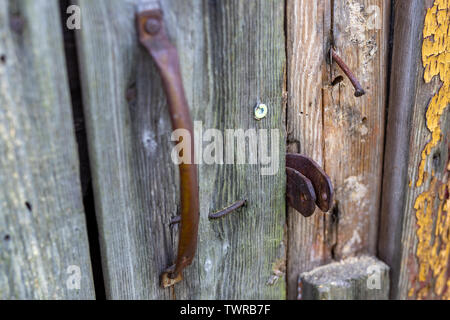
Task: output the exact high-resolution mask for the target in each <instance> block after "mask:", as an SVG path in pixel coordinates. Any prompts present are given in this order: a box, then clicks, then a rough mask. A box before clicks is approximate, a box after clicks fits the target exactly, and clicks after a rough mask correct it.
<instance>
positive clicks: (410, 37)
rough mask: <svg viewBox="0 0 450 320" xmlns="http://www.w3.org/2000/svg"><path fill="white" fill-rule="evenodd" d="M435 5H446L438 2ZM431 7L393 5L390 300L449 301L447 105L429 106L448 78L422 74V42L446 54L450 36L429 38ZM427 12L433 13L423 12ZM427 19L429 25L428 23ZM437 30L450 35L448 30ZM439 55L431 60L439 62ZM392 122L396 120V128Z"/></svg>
mask: <svg viewBox="0 0 450 320" xmlns="http://www.w3.org/2000/svg"><path fill="white" fill-rule="evenodd" d="M436 3H438V4H440V5H441V6H442V5H443V3H440V2H439V1H436ZM434 4H435V1H434V0H430V1H425V2H423V1H411V2H410V3H408V4H406V3H402V2H400V1H397V2H396V5H395V17H396V18H395V19H396V24H395V33H394V56H393V72H392V79H391V86H392V95H391V98H390V103H389V122H388V127H389V128H391V129H389V132H388V136H387V140H388V141H390V142H389V143H388V145H387V149H386V150H387V153H386V160H385V163H386V164H385V172H386V176H385V182H384V183H385V185H389V184H390V182H392V184H394V185H395V186H396V188H397V189H398V190H399V191H398V192H399V193H401V194H403V196H402V197H399V198H396V197H395V196H394V197H393V196H392V195H390V194H389V192H388V190H389V189H388V187H385V189H386V192H384V194H383V211H382V223H381V229H380V244H379V251H380V257H381V258H382V259H383V260H385V261H386V262H387V263H388V264H390V266H391V268H392V291H391V298H393V299H449V298H450V289H449V288H450V281H449V279H448V268H449V256H448V252H449V250H448V248H449V241H448V229H449V228H450V220H449V218H448V217H449V213H448V208H449V204H448V189H449V168H448V163H449V141H450V117H449V113H448V102H447V103H444V104H443V105H442V113H441V114H438V113H437V114H433V110H434V107H435V106H436V105H432V104H433V103H434V101H435V100H434V99H435V98H434V97H437V96H439V94H440V92H442V90H448V89H447V88H448V78H446V77H445V73H441V74H440V75H439V73H436V74H433V72H431V75H432V76H431V77H430V73H429V71H430V69H429V68H427V69H425V67H426V66H428V65H429V62H427V61H428V59H429V57H431V55H430V54H429V52H428V51H427V48H428V46H427V43H426V42H428V41H431V42H432V43H433V42H434V41H435V40H436V41H437V42H436V43H440V44H443V48H444V50H442V51H440V50H439V52H446V51H445V50H448V44H449V42H448V39H449V37H448V33H447V35H445V33H443V34H438V33H436V34H434V35H433V36H432V37H431V36H429V35H427V33H429V32H430V31H432V29H433V28H432V27H431V28H429V27H430V26H432V25H434V21H436V16H435V14H434V13H433V12H430V11H429V9H430V8H432V7H433V5H434ZM430 10H431V9H430ZM442 10H443V11H442V14H443V16H444V17H445V16H446V15H447V22H445V21H446V20H445V19H443V20H440V21H441V22H440V23H441V25H443V26H445V25H448V23H449V22H448V7H447V8H446V9H445V8H442ZM445 10H447V13H445ZM427 12H429V13H430V14H429V15H427ZM426 17H427V19H428V20H429V21H428V23H427V24H425V21H426V20H425V19H426ZM430 23H431V24H430ZM426 25H427V26H428V27H425V26H426ZM424 30H426V32H424ZM441 30H447V31H448V28H444V29H441ZM440 36H443V38H440ZM424 39H426V40H424ZM438 39H441V40H438ZM445 46H447V49H445ZM406 50H407V54H408V55H409V57H408V56H407V55H405V54H403V53H402V52H403V51H405V53H406ZM423 50H424V51H423ZM439 52H437V53H436V54H433V55H432V56H434V57H436V58H439ZM447 54H448V53H447ZM396 61H398V63H396ZM432 64H433V66H434V65H440V64H439V63H437V64H435V63H432ZM449 65H450V64H449V63H448V62H447V63H444V64H442V67H443V68H442V70H443V71H445V70H447V74H450V73H449V72H448V70H449ZM425 70H428V71H427V72H425ZM425 80H426V81H425ZM446 83H447V84H446ZM446 86H447V87H446ZM440 101H442V102H443V101H445V100H440ZM396 119H400V120H401V121H399V123H398V124H395V120H396ZM432 124H436V125H437V126H438V127H439V130H440V132H441V133H440V134H438V135H436V136H435V137H433V132H436V131H437V130H436V128H438V127H435V126H432ZM396 128H398V129H396ZM431 129H432V130H431ZM402 141H407V144H406V146H404V147H402V150H403V149H404V150H403V154H404V155H403V156H398V155H397V152H398V150H396V148H395V147H394V146H395V145H396V144H399V143H402ZM430 143H432V144H433V146H432V147H431V148H429V150H430V152H429V153H428V154H425V161H424V162H422V160H423V157H422V155H423V151H424V150H427V148H428V146H430ZM405 163H406V164H407V165H404V164H405ZM422 163H423V164H424V166H423V167H422V166H421V164H422ZM400 165H401V168H404V171H405V172H404V173H401V172H400V173H398V176H397V177H395V176H391V174H390V173H392V172H393V171H395V169H396V167H397V168H398V167H400ZM422 177H423V178H424V179H423V182H422V181H421V180H422ZM419 181H421V182H420V183H419ZM394 234H395V236H393V235H394Z"/></svg>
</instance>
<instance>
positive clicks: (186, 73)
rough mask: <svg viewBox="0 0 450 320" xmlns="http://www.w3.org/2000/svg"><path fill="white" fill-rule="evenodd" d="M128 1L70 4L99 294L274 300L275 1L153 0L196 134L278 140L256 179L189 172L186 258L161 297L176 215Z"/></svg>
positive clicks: (279, 37)
mask: <svg viewBox="0 0 450 320" xmlns="http://www.w3.org/2000/svg"><path fill="white" fill-rule="evenodd" d="M137 2H138V1H127V2H124V1H103V0H102V1H86V0H80V1H78V2H77V3H78V4H79V5H80V6H81V8H82V11H83V12H84V16H83V17H84V19H83V27H82V30H81V31H80V32H79V33H78V45H79V52H80V66H81V70H82V72H81V73H82V77H81V78H82V82H83V92H84V105H85V114H86V117H87V129H88V130H87V131H88V137H89V144H90V145H89V148H90V154H91V155H92V156H91V167H92V174H93V180H94V189H95V197H96V208H97V214H98V220H99V228H100V232H101V244H102V257H103V265H104V274H105V278H106V287H107V288H106V289H107V296H108V297H109V298H112V299H172V298H177V299H186V298H191V299H232V298H234V299H237V298H239V299H248V298H266V299H282V298H284V297H285V281H284V270H285V266H284V265H285V260H284V253H285V252H284V250H285V246H284V242H283V241H282V240H283V232H284V225H285V200H284V196H285V195H284V192H285V191H284V190H285V178H284V176H285V175H284V153H285V151H284V142H283V141H284V134H283V128H284V110H283V103H282V90H283V84H284V67H285V64H284V60H285V48H284V46H285V43H284V32H283V29H284V5H283V2H281V1H269V0H264V1H220V2H217V1H200V0H191V1H183V2H180V1H175V0H170V1H164V2H162V7H163V11H164V19H165V23H166V27H167V28H168V32H169V35H170V37H171V39H172V41H173V42H174V43H175V45H176V46H177V48H178V51H179V54H180V60H181V67H182V74H183V80H184V85H185V89H186V93H187V98H188V101H189V105H190V107H191V113H192V115H193V119H194V121H201V122H202V125H203V128H204V130H205V131H206V130H207V129H211V128H214V129H218V130H220V131H224V130H226V129H244V130H247V129H249V128H256V129H258V130H261V129H277V130H279V133H280V137H279V142H280V150H279V155H277V158H276V160H277V161H278V163H279V169H278V171H277V173H276V174H275V175H272V176H262V175H261V167H266V166H261V165H234V166H233V165H208V164H201V165H199V181H200V182H199V184H200V228H199V229H200V233H199V247H198V252H197V257H196V259H195V261H194V263H193V264H192V266H190V267H189V268H188V269H187V270H186V271H185V272H184V277H185V280H184V281H183V282H182V283H180V284H179V285H177V286H176V287H175V289H166V290H163V289H161V288H160V287H159V279H158V277H159V274H160V273H161V271H162V270H164V269H165V268H166V267H167V266H169V265H170V264H171V263H173V261H174V258H175V253H176V250H175V249H176V244H177V239H178V233H177V227H174V228H170V227H169V224H170V220H171V218H172V217H174V216H176V215H177V211H178V204H179V196H178V187H177V184H178V173H177V168H176V166H175V165H174V164H173V163H172V161H171V158H170V152H171V150H172V143H171V142H170V134H171V125H170V121H169V115H168V111H167V110H168V109H167V106H166V98H165V96H164V93H163V91H162V88H161V83H160V79H159V75H158V74H157V72H156V69H155V67H154V66H153V62H152V61H151V59H150V57H149V55H148V54H147V53H146V52H145V51H144V50H143V49H142V48H140V46H139V44H138V43H137V35H136V31H135V24H134V23H135V22H134V13H135V5H136V4H137ZM257 102H263V103H265V104H267V105H268V107H269V110H270V111H269V115H268V117H267V118H266V119H264V120H263V121H261V122H256V121H255V120H254V119H253V108H254V106H255V105H256V103H257ZM269 133H270V132H269ZM276 142H277V143H278V141H276ZM206 145H208V143H205V146H206ZM277 150H278V149H277ZM237 152H238V151H236V153H237ZM241 199H247V201H248V205H247V207H246V208H244V209H241V210H239V211H237V212H236V213H234V214H233V215H230V216H228V217H226V218H224V219H223V220H220V221H213V222H210V221H209V220H208V218H207V217H208V214H209V213H211V212H214V211H217V210H219V209H221V208H223V207H225V206H227V205H229V204H230V203H233V202H235V201H237V200H241Z"/></svg>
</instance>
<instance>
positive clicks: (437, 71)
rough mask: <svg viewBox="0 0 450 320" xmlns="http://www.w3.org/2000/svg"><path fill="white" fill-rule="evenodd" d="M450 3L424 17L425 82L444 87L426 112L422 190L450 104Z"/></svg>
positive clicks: (440, 1)
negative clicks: (428, 136)
mask: <svg viewBox="0 0 450 320" xmlns="http://www.w3.org/2000/svg"><path fill="white" fill-rule="evenodd" d="M449 11H450V0H436V1H435V2H434V6H433V7H432V8H430V9H428V12H427V15H426V17H425V25H424V30H423V37H424V40H423V45H422V62H423V67H424V68H425V72H424V80H425V82H426V83H429V82H431V80H432V79H433V78H434V77H435V76H439V78H440V80H441V82H442V87H441V88H440V89H439V92H438V93H437V94H436V95H435V96H434V97H433V99H432V100H431V102H430V105H429V107H428V110H427V114H426V119H427V128H428V130H430V132H431V140H430V141H429V142H428V143H427V145H426V146H425V148H424V150H423V152H422V161H421V162H420V166H419V177H418V180H417V186H418V187H420V186H422V184H423V182H424V180H425V178H426V172H425V165H426V162H427V157H428V156H429V155H430V154H431V151H432V150H433V148H434V147H436V146H437V145H438V143H439V141H440V140H441V135H442V131H441V127H440V121H441V117H442V115H443V114H444V110H445V109H446V108H447V107H448V105H449V103H450V13H449Z"/></svg>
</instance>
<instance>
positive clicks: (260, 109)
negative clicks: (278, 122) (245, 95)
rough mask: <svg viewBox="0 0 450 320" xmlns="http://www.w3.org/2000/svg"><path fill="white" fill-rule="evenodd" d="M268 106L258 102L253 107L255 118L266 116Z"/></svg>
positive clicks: (259, 118)
mask: <svg viewBox="0 0 450 320" xmlns="http://www.w3.org/2000/svg"><path fill="white" fill-rule="evenodd" d="M268 110H269V109H268V108H267V106H266V105H265V104H264V103H258V105H257V106H256V107H255V119H256V120H258V121H259V120H262V119H264V118H265V117H266V116H267V112H268Z"/></svg>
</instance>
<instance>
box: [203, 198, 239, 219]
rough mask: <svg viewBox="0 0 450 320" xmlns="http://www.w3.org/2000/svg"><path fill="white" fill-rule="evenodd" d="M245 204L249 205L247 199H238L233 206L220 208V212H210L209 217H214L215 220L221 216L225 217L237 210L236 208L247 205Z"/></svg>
mask: <svg viewBox="0 0 450 320" xmlns="http://www.w3.org/2000/svg"><path fill="white" fill-rule="evenodd" d="M245 205H247V200H241V201H238V202H236V203H234V204H232V205H231V206H229V207H228V208H225V209H223V210H220V211H219V212H216V213H212V214H210V215H209V216H208V218H209V219H213V220H214V219H220V218H223V217H225V216H226V215H228V214H230V213H232V212H233V211H235V210H237V209H239V208H241V207H243V206H245Z"/></svg>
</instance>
